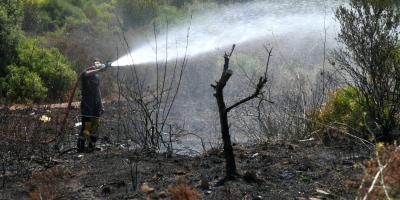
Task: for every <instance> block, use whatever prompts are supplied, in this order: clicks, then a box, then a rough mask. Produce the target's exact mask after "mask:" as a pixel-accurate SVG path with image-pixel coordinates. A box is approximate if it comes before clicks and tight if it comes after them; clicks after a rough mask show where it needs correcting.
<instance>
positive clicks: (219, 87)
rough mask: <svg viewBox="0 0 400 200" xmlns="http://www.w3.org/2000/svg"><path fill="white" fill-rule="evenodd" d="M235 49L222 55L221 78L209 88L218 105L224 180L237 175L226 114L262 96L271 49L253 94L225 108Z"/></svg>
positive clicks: (233, 47)
mask: <svg viewBox="0 0 400 200" xmlns="http://www.w3.org/2000/svg"><path fill="white" fill-rule="evenodd" d="M234 49H235V45H233V46H232V50H231V52H230V53H229V54H227V53H225V55H224V68H223V70H222V74H221V77H220V79H219V80H218V81H216V84H211V87H212V88H214V90H215V94H214V96H215V98H216V100H217V104H218V112H219V119H220V124H221V134H222V140H223V142H224V154H225V161H226V163H225V164H226V168H225V170H226V174H225V175H226V177H225V180H231V179H234V178H235V176H236V175H237V174H238V173H237V170H236V163H235V155H234V153H233V148H232V143H231V136H230V134H229V122H228V112H229V111H231V110H232V109H233V108H236V107H238V106H239V105H241V104H243V103H246V102H247V101H250V100H252V99H254V98H256V97H258V96H259V95H260V94H262V89H263V88H264V86H265V84H266V83H267V72H268V65H269V59H270V57H271V53H272V49H267V51H268V60H267V65H266V69H265V73H264V74H263V76H261V77H260V79H259V80H258V83H257V85H256V88H255V91H254V93H253V94H251V95H249V96H248V97H246V98H243V99H241V100H239V101H238V102H236V103H234V104H233V105H231V106H226V104H225V100H224V93H223V92H224V88H225V86H226V83H227V82H228V81H229V79H230V77H231V76H232V74H233V72H232V70H230V69H229V59H230V57H231V56H232V53H233V51H234Z"/></svg>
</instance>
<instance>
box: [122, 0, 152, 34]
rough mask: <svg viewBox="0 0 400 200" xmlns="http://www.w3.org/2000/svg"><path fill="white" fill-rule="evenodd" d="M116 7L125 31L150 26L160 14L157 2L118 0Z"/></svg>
mask: <svg viewBox="0 0 400 200" xmlns="http://www.w3.org/2000/svg"><path fill="white" fill-rule="evenodd" d="M116 7H117V9H118V11H119V13H120V15H121V17H122V22H123V25H124V28H125V29H128V28H137V27H141V26H145V25H149V24H151V23H152V22H153V20H154V19H155V18H156V17H157V15H158V12H159V10H158V3H157V1H156V0H117V3H116Z"/></svg>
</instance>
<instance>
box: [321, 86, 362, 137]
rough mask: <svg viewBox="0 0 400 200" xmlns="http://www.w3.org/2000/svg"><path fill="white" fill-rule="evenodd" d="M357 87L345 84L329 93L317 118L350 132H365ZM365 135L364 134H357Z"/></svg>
mask: <svg viewBox="0 0 400 200" xmlns="http://www.w3.org/2000/svg"><path fill="white" fill-rule="evenodd" d="M360 98H361V97H360V96H359V94H358V91H357V89H355V88H354V87H351V86H346V87H343V88H340V89H338V90H336V91H335V92H333V93H331V94H329V100H328V101H327V102H326V104H325V106H323V107H322V109H321V110H320V112H319V116H318V119H319V121H320V122H321V123H323V124H328V125H333V126H335V127H339V128H343V129H347V130H348V131H349V132H351V133H354V134H356V133H365V131H366V127H365V123H364V119H365V117H366V112H364V109H363V108H362V102H363V101H364V100H363V99H360ZM359 136H363V137H365V135H364V134H362V135H359Z"/></svg>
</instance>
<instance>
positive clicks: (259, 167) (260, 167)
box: [0, 143, 362, 199]
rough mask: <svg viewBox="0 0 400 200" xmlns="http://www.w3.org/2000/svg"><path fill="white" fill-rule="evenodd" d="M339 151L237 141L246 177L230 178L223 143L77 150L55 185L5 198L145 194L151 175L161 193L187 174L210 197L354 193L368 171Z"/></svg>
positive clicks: (17, 189)
mask: <svg viewBox="0 0 400 200" xmlns="http://www.w3.org/2000/svg"><path fill="white" fill-rule="evenodd" d="M337 151H338V149H335V148H332V147H324V146H321V145H318V144H313V143H297V144H292V143H290V144H289V143H277V144H259V145H253V146H251V147H248V146H247V147H246V146H236V147H235V152H236V159H237V160H236V162H237V164H238V169H239V172H240V174H241V176H238V178H237V180H233V181H229V182H225V183H224V184H221V181H220V180H221V179H222V177H223V175H224V159H223V154H222V152H221V151H220V150H212V151H210V152H208V154H207V155H204V156H201V157H186V156H178V155H175V156H173V157H172V158H166V157H165V156H164V155H162V154H152V153H143V152H128V151H126V150H123V149H108V150H104V151H95V152H93V153H85V154H77V153H73V152H71V153H70V154H65V155H64V156H63V157H62V158H60V159H58V160H57V162H58V163H57V164H56V165H54V166H53V167H52V168H58V169H61V170H63V171H64V173H62V174H61V175H60V174H59V173H58V174H55V175H52V174H54V172H52V171H51V169H52V168H49V169H46V171H48V172H49V174H51V176H54V180H50V181H49V182H51V187H50V186H46V184H43V183H42V182H43V180H41V179H31V180H30V181H26V182H14V183H10V184H14V187H10V189H3V191H2V192H5V193H3V196H0V197H3V198H6V197H11V198H29V195H31V196H32V194H34V192H35V191H36V192H38V193H40V192H41V190H53V193H54V196H52V198H60V199H133V198H139V199H141V198H144V197H145V194H144V193H143V192H141V191H140V187H141V185H142V184H143V183H144V182H146V183H148V185H149V186H150V187H154V188H155V190H156V192H160V191H166V190H167V188H168V186H169V185H174V184H176V183H177V181H176V180H177V178H178V177H183V178H184V179H185V180H186V181H187V182H188V184H189V185H190V186H193V187H194V188H195V189H196V190H197V191H198V192H199V193H201V195H202V197H203V198H204V199H309V198H311V197H314V198H319V199H353V198H354V196H355V195H356V191H357V186H358V185H359V183H360V179H361V175H362V170H360V169H357V168H356V167H355V164H354V163H353V162H357V161H355V160H349V159H346V158H344V157H341V155H342V154H337ZM60 176H61V177H60ZM50 179H51V178H50ZM32 185H33V186H32ZM35 185H36V186H38V187H35ZM11 188H13V189H12V190H11ZM38 188H39V189H38ZM32 191H33V192H32ZM7 192H8V194H6V193H7ZM13 195H15V196H13Z"/></svg>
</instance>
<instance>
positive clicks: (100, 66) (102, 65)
mask: <svg viewBox="0 0 400 200" xmlns="http://www.w3.org/2000/svg"><path fill="white" fill-rule="evenodd" d="M95 67H96V69H105V68H106V65H105V64H103V63H100V62H98V63H95Z"/></svg>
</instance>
